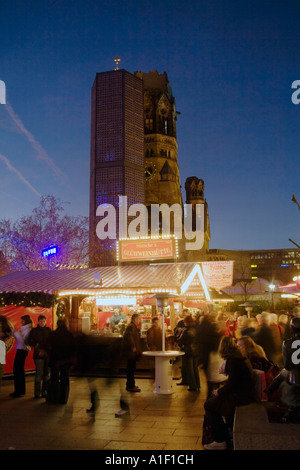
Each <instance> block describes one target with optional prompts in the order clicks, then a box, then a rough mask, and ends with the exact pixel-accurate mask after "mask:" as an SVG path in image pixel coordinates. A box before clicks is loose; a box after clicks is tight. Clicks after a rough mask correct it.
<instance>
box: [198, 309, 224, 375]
mask: <svg viewBox="0 0 300 470" xmlns="http://www.w3.org/2000/svg"><path fill="white" fill-rule="evenodd" d="M221 337H222V335H221V332H220V331H219V330H218V328H217V324H216V322H215V318H214V316H213V315H211V314H206V315H204V316H203V318H202V321H201V323H200V325H199V328H197V345H198V348H199V353H198V357H199V364H201V365H202V367H203V370H204V372H205V374H206V370H207V368H208V364H209V357H210V353H211V352H214V351H218V348H219V344H220V340H221Z"/></svg>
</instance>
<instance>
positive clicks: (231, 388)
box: [204, 336, 255, 450]
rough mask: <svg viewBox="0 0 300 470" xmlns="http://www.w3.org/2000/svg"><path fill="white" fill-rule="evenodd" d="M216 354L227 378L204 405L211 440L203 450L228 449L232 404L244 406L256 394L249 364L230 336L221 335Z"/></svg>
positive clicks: (231, 423) (232, 411) (232, 412)
mask: <svg viewBox="0 0 300 470" xmlns="http://www.w3.org/2000/svg"><path fill="white" fill-rule="evenodd" d="M219 353H220V356H221V357H222V358H223V359H224V360H226V364H225V374H226V375H227V376H228V378H227V381H226V382H225V385H224V386H223V387H221V388H219V389H218V390H216V391H215V392H214V394H215V396H214V397H213V398H210V399H208V400H207V401H206V402H205V404H204V409H205V414H206V419H207V423H209V424H210V426H211V434H212V442H210V443H206V444H204V448H205V449H206V450H223V449H226V448H227V441H228V440H229V433H228V426H230V427H232V426H233V416H234V411H235V407H236V406H239V405H247V404H249V403H251V402H252V401H254V397H255V388H254V380H253V371H252V367H251V364H250V362H249V361H248V360H247V359H246V358H245V357H243V355H242V354H241V352H240V350H239V348H238V346H237V344H236V341H235V339H234V338H233V337H232V336H224V337H223V338H222V339H221V342H220V347H219ZM223 417H225V419H226V423H225V422H224V419H223Z"/></svg>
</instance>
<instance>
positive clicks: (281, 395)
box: [174, 308, 300, 450]
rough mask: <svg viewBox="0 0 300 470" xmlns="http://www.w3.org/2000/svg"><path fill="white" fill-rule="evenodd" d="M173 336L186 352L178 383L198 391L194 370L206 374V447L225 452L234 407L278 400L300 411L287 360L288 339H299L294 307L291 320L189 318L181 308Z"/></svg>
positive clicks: (296, 380)
mask: <svg viewBox="0 0 300 470" xmlns="http://www.w3.org/2000/svg"><path fill="white" fill-rule="evenodd" d="M174 334H175V340H176V343H177V345H178V347H179V348H180V349H181V350H182V351H183V352H185V355H184V356H183V358H182V371H181V372H182V374H181V382H179V383H178V384H177V385H185V386H187V387H188V390H190V391H199V389H200V382H199V379H198V377H199V367H201V368H202V369H203V371H204V373H205V376H206V381H207V399H206V402H205V405H204V408H205V418H204V423H203V445H204V448H205V449H208V450H210V449H212V450H219V449H220V450H221V449H225V448H227V444H228V440H229V431H228V430H229V429H231V428H232V426H233V416H234V411H235V407H236V406H239V405H245V404H249V403H251V402H254V401H260V400H270V401H272V400H280V401H281V402H282V403H285V404H286V406H287V407H288V408H290V410H289V411H291V409H292V410H293V412H294V416H295V412H296V413H298V411H299V410H300V365H299V364H296V365H295V364H293V362H291V359H290V358H291V355H292V349H291V344H292V339H293V338H298V337H299V338H300V314H299V309H298V308H296V309H295V311H294V312H293V313H292V314H291V315H290V316H288V315H287V314H283V315H277V314H275V313H271V312H262V313H261V314H257V315H256V316H253V317H250V318H249V317H248V315H240V314H239V313H238V312H237V313H235V314H231V313H224V312H221V313H219V314H200V313H198V314H196V315H191V314H190V312H189V311H188V309H185V310H183V312H182V318H181V319H180V320H179V321H178V323H177V325H176V327H175V330H174ZM187 338H188V339H187ZM291 338H292V339H291ZM287 345H289V346H287ZM299 346H300V341H299ZM294 353H295V352H294ZM298 362H299V363H300V360H299V361H298ZM282 383H284V384H285V385H286V387H285V389H284V387H282V388H281V389H280V388H279V385H280V384H282ZM195 384H197V385H195ZM286 390H288V392H287V391H286ZM287 397H288V398H287Z"/></svg>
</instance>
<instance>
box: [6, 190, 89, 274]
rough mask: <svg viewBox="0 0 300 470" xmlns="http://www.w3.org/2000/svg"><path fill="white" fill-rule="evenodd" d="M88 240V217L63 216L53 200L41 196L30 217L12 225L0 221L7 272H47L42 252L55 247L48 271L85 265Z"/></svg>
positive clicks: (58, 204) (52, 198)
mask: <svg viewBox="0 0 300 470" xmlns="http://www.w3.org/2000/svg"><path fill="white" fill-rule="evenodd" d="M88 238H89V228H88V217H85V216H76V217H75V216H69V215H66V214H65V213H64V207H63V203H62V202H61V201H60V200H57V199H56V198H55V197H54V196H42V197H41V200H40V204H39V206H38V207H36V208H35V209H33V211H32V214H31V215H29V216H27V217H26V216H24V217H21V218H20V219H19V220H17V221H16V222H14V223H13V222H11V221H10V220H6V219H3V220H0V250H1V251H2V253H3V257H4V259H5V260H6V262H7V263H8V266H9V270H15V271H21V270H37V269H46V268H47V264H48V263H47V260H46V259H45V258H43V257H42V250H43V249H45V248H46V247H48V246H51V245H56V246H57V247H58V252H57V255H56V256H55V257H53V258H52V259H51V267H53V266H54V265H56V264H62V265H66V264H67V265H70V264H71V265H79V264H87V263H88Z"/></svg>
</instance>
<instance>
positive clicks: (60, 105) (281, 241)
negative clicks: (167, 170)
mask: <svg viewBox="0 0 300 470" xmlns="http://www.w3.org/2000/svg"><path fill="white" fill-rule="evenodd" d="M299 54H300V2H299V1H298V0H281V1H276V0H270V1H268V0H242V1H238V0H237V1H235V0H197V1H196V0H195V1H192V0H186V1H184V2H183V1H182V0H180V1H178V0H164V1H155V0H152V1H148V0H146V1H145V0H143V1H141V0H129V1H126V2H121V1H117V0H110V1H99V0H73V1H71V0H39V1H37V0H22V1H21V0H19V1H17V0H1V2H0V80H3V81H4V82H5V84H6V88H7V100H8V103H9V104H8V105H1V104H0V218H4V217H7V218H11V219H13V218H16V217H20V216H21V215H26V214H30V213H31V211H32V209H33V208H34V207H36V206H37V205H38V204H39V194H53V195H54V196H55V197H57V198H60V199H61V200H63V201H66V202H68V203H69V204H68V205H67V206H66V210H67V211H69V212H70V213H71V214H73V215H77V214H80V215H88V205H89V158H90V154H89V151H90V94H91V86H92V83H93V80H94V77H95V74H96V73H97V72H103V71H107V70H112V69H113V68H114V66H115V64H114V58H115V57H116V56H117V55H118V56H119V57H120V58H121V62H120V68H124V69H126V70H128V71H129V72H132V73H134V72H135V71H137V70H140V71H143V72H148V71H150V70H158V71H159V72H160V73H163V72H164V71H166V72H167V74H168V77H169V80H170V83H171V86H172V90H173V94H174V96H175V99H176V107H177V110H178V111H179V112H180V113H181V114H180V115H179V117H178V121H177V138H178V162H179V167H180V176H181V185H182V188H183V189H184V183H185V180H186V178H187V177H188V176H197V177H199V178H202V179H203V180H204V182H205V198H206V200H207V202H208V206H209V214H210V224H211V243H210V247H211V248H224V249H245V250H246V249H268V248H289V247H291V248H295V246H294V245H293V244H292V243H290V242H289V241H288V239H289V238H291V239H292V240H294V241H295V242H296V243H298V244H300V212H299V209H298V208H297V206H296V204H294V203H293V202H291V197H292V195H293V194H296V197H297V198H298V201H299V202H300V185H299V170H300V163H299V160H300V125H299V124H300V104H299V105H295V104H293V103H292V100H291V96H292V93H293V92H294V91H295V90H292V88H291V85H292V83H293V81H295V80H300V61H299ZM299 97H300V94H299ZM17 172H18V173H17ZM183 197H184V198H185V194H184V193H183Z"/></svg>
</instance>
